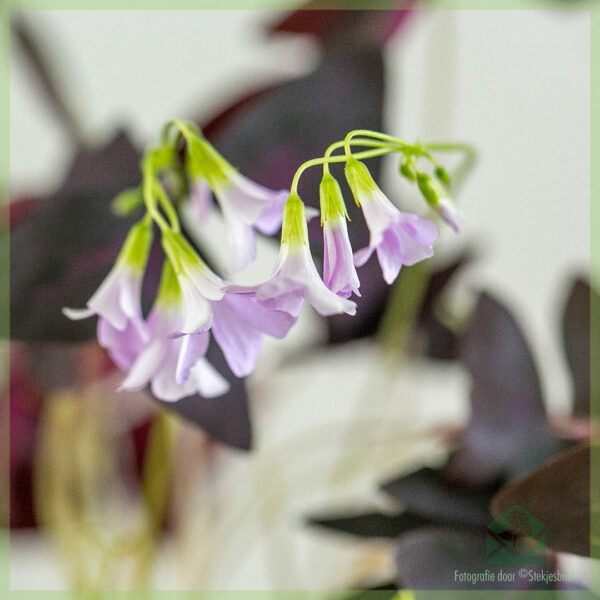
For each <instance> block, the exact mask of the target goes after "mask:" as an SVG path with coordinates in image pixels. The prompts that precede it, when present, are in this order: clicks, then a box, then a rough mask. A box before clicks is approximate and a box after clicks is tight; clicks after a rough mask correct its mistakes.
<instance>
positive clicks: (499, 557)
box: [486, 506, 546, 565]
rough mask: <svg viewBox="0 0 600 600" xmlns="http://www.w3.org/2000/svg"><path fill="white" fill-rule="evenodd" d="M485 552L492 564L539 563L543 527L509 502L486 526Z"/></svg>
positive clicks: (541, 560)
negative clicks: (508, 505)
mask: <svg viewBox="0 0 600 600" xmlns="http://www.w3.org/2000/svg"><path fill="white" fill-rule="evenodd" d="M487 529H488V530H487V536H486V555H487V558H488V563H490V564H493V565H528V564H529V565H532V564H543V563H544V562H545V560H546V528H545V526H544V524H543V523H542V522H541V521H540V520H538V519H536V518H535V517H534V516H533V515H531V514H530V513H528V512H527V511H526V510H525V509H524V508H521V507H520V506H511V507H510V508H509V509H508V510H507V511H506V512H505V513H504V514H502V515H500V516H499V517H498V518H497V519H494V520H493V521H492V522H491V523H490V524H489V525H488V528H487Z"/></svg>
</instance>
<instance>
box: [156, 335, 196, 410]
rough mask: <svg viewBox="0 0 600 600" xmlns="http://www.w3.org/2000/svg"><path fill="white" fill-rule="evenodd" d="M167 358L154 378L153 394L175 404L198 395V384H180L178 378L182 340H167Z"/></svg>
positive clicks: (192, 382)
mask: <svg viewBox="0 0 600 600" xmlns="http://www.w3.org/2000/svg"><path fill="white" fill-rule="evenodd" d="M166 344H167V346H168V352H167V356H166V358H165V360H164V362H163V364H162V365H161V367H160V369H158V370H157V371H156V373H155V374H154V376H153V377H152V384H151V388H152V393H153V394H154V395H155V396H156V397H157V398H160V399H161V400H164V401H165V402H175V401H177V400H181V398H185V397H186V396H191V395H192V394H195V393H196V388H197V386H196V382H195V381H194V380H193V379H191V378H190V379H188V380H187V381H186V382H184V383H178V382H177V378H176V373H177V361H178V359H179V355H180V352H181V347H182V345H183V340H182V338H178V339H176V340H167V341H166Z"/></svg>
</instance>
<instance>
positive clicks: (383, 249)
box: [346, 158, 438, 284]
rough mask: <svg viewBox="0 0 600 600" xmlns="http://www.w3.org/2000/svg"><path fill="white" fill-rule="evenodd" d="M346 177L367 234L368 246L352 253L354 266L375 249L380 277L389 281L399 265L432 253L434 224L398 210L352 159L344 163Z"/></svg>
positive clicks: (412, 263)
mask: <svg viewBox="0 0 600 600" xmlns="http://www.w3.org/2000/svg"><path fill="white" fill-rule="evenodd" d="M346 178H347V179H348V184H349V185H350V188H351V189H352V193H353V194H354V197H355V199H356V202H357V204H358V205H359V206H361V208H362V210H363V214H364V216H365V220H366V222H367V226H368V227H369V233H370V240H369V245H368V246H367V247H366V248H362V249H361V250H359V251H358V252H356V253H355V254H354V263H355V264H356V266H359V267H360V266H362V265H364V264H365V263H366V262H367V260H369V258H370V256H371V254H373V252H374V251H376V252H377V259H378V260H379V265H380V266H381V271H382V273H383V278H384V279H385V281H386V282H387V283H390V284H391V283H392V282H393V281H394V280H395V279H396V277H397V276H398V273H399V272H400V268H401V267H402V265H407V266H410V265H414V264H415V263H418V262H420V261H421V260H424V259H426V258H430V257H431V256H433V244H434V243H435V241H436V240H437V238H438V229H437V226H436V225H435V223H432V222H431V221H430V220H429V219H425V218H423V217H420V216H419V215H416V214H413V213H405V212H401V211H399V210H398V209H397V208H396V207H395V206H394V205H393V204H392V203H391V202H390V201H389V199H388V198H387V197H386V195H385V194H384V193H383V192H382V191H381V190H380V189H379V187H378V186H377V184H376V183H375V181H374V180H373V178H372V176H371V174H370V173H369V170H368V169H367V167H366V166H365V165H364V164H363V163H362V162H360V161H358V160H356V159H354V158H351V159H350V160H348V162H347V163H346Z"/></svg>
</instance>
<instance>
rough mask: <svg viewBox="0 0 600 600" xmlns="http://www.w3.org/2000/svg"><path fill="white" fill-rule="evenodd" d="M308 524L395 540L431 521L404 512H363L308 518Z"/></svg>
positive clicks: (357, 534) (369, 536)
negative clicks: (388, 513) (389, 513)
mask: <svg viewBox="0 0 600 600" xmlns="http://www.w3.org/2000/svg"><path fill="white" fill-rule="evenodd" d="M308 523H309V524H310V525H316V526H318V527H325V528H327V529H332V530H334V531H338V532H341V533H347V534H350V535H356V536H360V537H368V538H395V537H398V536H399V535H400V534H402V533H404V532H406V531H409V530H411V529H417V528H419V527H424V526H425V525H431V524H432V523H433V521H432V520H431V519H426V518H424V517H422V516H420V515H418V514H415V513H412V512H409V511H404V512H400V513H397V514H391V515H386V514H383V513H380V512H365V513H356V514H350V515H344V516H340V515H327V516H325V515H324V516H320V517H310V518H309V520H308Z"/></svg>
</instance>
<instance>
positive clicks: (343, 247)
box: [323, 220, 360, 298]
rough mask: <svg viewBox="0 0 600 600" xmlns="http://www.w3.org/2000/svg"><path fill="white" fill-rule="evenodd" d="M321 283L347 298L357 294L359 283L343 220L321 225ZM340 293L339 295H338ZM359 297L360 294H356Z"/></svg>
mask: <svg viewBox="0 0 600 600" xmlns="http://www.w3.org/2000/svg"><path fill="white" fill-rule="evenodd" d="M323 242H324V250H325V252H324V257H323V282H324V283H325V285H326V286H327V287H328V288H329V289H330V290H331V291H333V292H335V293H336V294H338V295H341V296H342V297H346V298H347V297H348V296H349V295H350V294H351V293H352V292H353V291H354V292H356V293H357V294H358V287H359V286H360V282H359V280H358V275H357V274H356V269H355V268H354V262H353V258H352V246H351V245H350V240H349V238H348V229H347V227H346V223H345V221H344V220H340V222H339V223H336V224H330V223H329V221H326V222H325V224H324V225H323ZM340 292H341V293H340ZM358 295H360V294H358Z"/></svg>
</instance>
